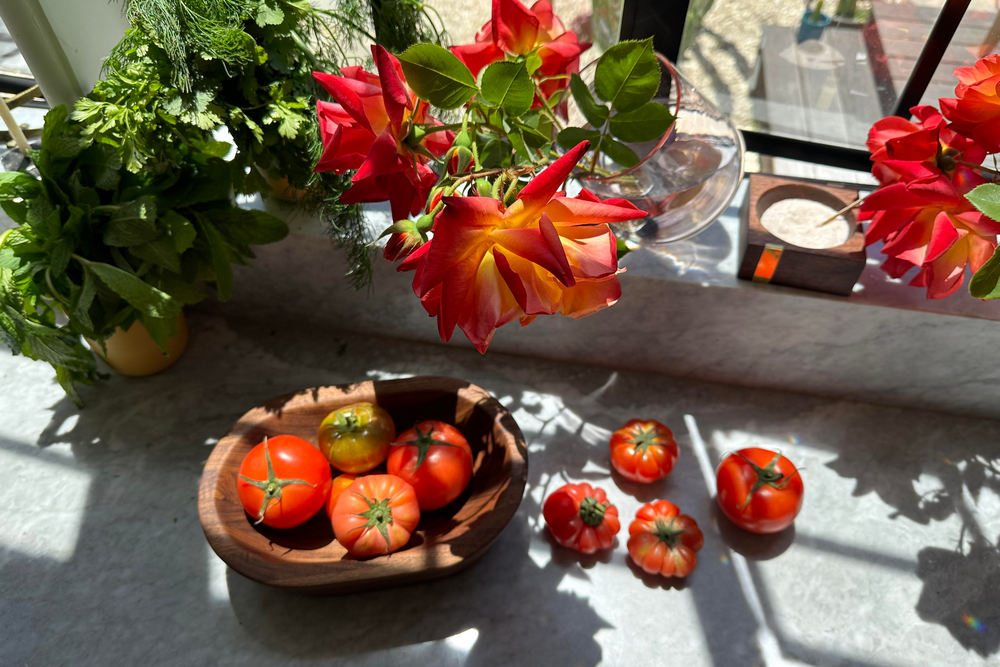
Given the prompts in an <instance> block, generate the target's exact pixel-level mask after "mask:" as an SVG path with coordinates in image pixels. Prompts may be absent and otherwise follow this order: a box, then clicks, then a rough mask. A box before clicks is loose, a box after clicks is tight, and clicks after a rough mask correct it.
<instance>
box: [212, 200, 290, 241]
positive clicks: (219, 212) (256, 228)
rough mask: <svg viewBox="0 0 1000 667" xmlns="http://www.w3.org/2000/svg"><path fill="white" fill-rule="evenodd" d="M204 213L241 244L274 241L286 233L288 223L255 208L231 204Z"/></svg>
mask: <svg viewBox="0 0 1000 667" xmlns="http://www.w3.org/2000/svg"><path fill="white" fill-rule="evenodd" d="M205 215H207V216H208V217H209V218H210V219H211V220H212V222H213V223H215V224H216V225H217V226H218V228H219V230H220V231H221V232H223V233H224V234H225V236H226V238H227V239H229V240H230V241H232V242H233V243H236V244H239V245H243V246H252V245H263V244H265V243H274V242H276V241H280V240H281V239H283V238H285V237H286V236H287V235H288V225H287V224H285V221H284V220H282V219H281V218H278V217H276V216H273V215H271V214H270V213H265V212H264V211H258V210H256V209H243V208H238V207H236V206H233V207H230V208H221V209H214V210H211V211H206V212H205Z"/></svg>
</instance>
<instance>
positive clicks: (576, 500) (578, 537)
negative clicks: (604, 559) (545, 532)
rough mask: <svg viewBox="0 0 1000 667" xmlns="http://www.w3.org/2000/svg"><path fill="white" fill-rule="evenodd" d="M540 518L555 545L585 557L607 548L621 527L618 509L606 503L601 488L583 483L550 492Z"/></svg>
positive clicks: (567, 485) (564, 486) (605, 496)
mask: <svg viewBox="0 0 1000 667" xmlns="http://www.w3.org/2000/svg"><path fill="white" fill-rule="evenodd" d="M542 516H543V517H545V523H546V525H548V527H549V532H551V533H552V537H554V538H555V540H556V542H558V543H559V544H561V545H562V546H564V547H569V548H570V549H575V550H577V551H579V552H582V553H585V554H592V553H594V552H595V551H597V550H598V549H607V548H608V547H610V546H611V544H612V543H613V542H614V540H615V535H616V534H617V533H618V530H619V529H620V528H621V523H619V521H618V508H617V507H615V506H614V505H612V504H611V503H609V502H608V495H607V494H606V493H605V492H604V489H601V488H598V487H596V486H591V485H590V484H587V483H586V482H581V483H579V484H564V485H563V486H561V487H559V488H558V489H556V490H555V491H553V492H552V493H551V494H550V495H549V497H548V498H546V499H545V505H544V506H543V507H542Z"/></svg>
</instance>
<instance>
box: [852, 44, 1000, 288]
mask: <svg viewBox="0 0 1000 667" xmlns="http://www.w3.org/2000/svg"><path fill="white" fill-rule="evenodd" d="M955 75H956V77H957V78H958V81H959V83H958V85H957V86H956V88H955V97H954V98H942V99H940V100H939V106H940V110H939V109H938V108H935V107H933V106H916V107H913V108H912V109H911V110H910V112H911V114H912V116H913V120H912V121H910V120H906V119H904V118H899V117H897V116H889V117H888V118H883V119H882V120H880V121H878V122H876V123H875V125H873V126H872V129H871V132H870V133H869V136H868V149H869V150H870V151H871V158H872V161H873V162H874V165H873V166H872V174H873V175H874V176H875V178H876V179H877V180H878V182H879V186H880V187H879V188H878V189H877V190H876V191H875V192H873V193H872V194H870V195H868V196H867V197H866V198H865V199H864V201H863V202H862V203H861V208H860V210H859V215H858V219H859V220H869V221H870V223H869V224H868V227H867V229H866V230H865V242H866V243H867V244H869V245H870V244H872V243H875V242H878V241H884V245H883V246H882V252H883V253H884V254H885V255H887V258H886V260H885V261H884V262H883V264H882V269H883V270H884V271H885V272H886V273H888V274H889V275H890V276H892V277H893V278H900V277H902V276H903V275H904V274H906V273H907V272H908V271H910V270H911V269H913V268H917V269H918V271H917V273H916V275H915V276H914V277H913V278H912V279H911V281H910V285H913V286H916V287H923V288H925V289H926V290H927V297H928V298H931V299H941V298H944V297H946V296H949V295H951V294H952V293H954V292H955V291H956V290H958V288H959V287H960V286H961V285H962V283H963V281H964V279H965V271H966V266H968V267H970V268H971V270H972V272H973V274H974V275H973V276H972V279H971V281H970V283H969V291H970V293H971V294H972V295H973V296H975V297H979V298H983V299H995V298H998V297H1000V286H998V280H1000V253H998V252H997V251H996V248H997V234H998V233H1000V222H998V221H1000V183H998V182H997V181H998V179H1000V172H998V171H996V170H995V169H991V168H987V167H986V166H984V162H985V161H986V158H987V156H990V155H992V156H993V165H994V167H995V166H996V157H997V154H998V153H1000V94H998V90H1000V55H997V54H994V55H990V56H986V57H984V58H982V59H980V60H979V61H978V62H977V63H976V64H975V65H973V66H971V67H962V68H958V69H956V70H955Z"/></svg>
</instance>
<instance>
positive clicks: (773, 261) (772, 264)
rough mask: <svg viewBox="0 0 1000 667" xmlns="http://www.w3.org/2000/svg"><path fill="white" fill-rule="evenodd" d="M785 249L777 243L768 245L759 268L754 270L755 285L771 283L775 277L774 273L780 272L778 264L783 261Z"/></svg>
mask: <svg viewBox="0 0 1000 667" xmlns="http://www.w3.org/2000/svg"><path fill="white" fill-rule="evenodd" d="M784 249H785V247H784V246H781V245H778V244H777V243H768V244H765V245H764V249H763V250H762V251H761V253H760V259H758V260H757V266H756V267H755V268H754V270H753V281H754V282H755V283H769V282H771V278H773V277H774V272H775V271H777V270H778V262H780V261H781V253H782V252H783V251H784Z"/></svg>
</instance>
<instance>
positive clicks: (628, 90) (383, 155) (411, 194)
mask: <svg viewBox="0 0 1000 667" xmlns="http://www.w3.org/2000/svg"><path fill="white" fill-rule="evenodd" d="M589 46H590V45H589V44H586V43H581V42H580V41H579V40H578V39H577V36H576V35H575V34H574V33H573V32H572V31H569V30H566V29H565V27H564V26H563V24H562V22H561V21H560V20H559V18H558V17H556V16H555V15H554V14H553V12H552V7H551V5H550V4H549V2H548V0H539V1H538V2H536V3H535V4H534V5H532V6H531V7H530V8H528V7H525V6H524V5H522V4H521V3H520V2H518V0H494V1H493V5H492V18H491V19H490V20H489V21H487V22H486V24H485V25H483V27H482V28H481V29H480V31H479V32H478V33H477V35H476V37H475V41H474V42H473V43H472V44H466V45H461V46H455V47H452V48H451V49H450V50H448V49H445V48H443V47H440V46H437V45H433V44H416V45H414V46H412V47H410V48H408V49H407V50H406V51H404V52H403V53H400V54H398V55H393V54H391V53H389V52H388V51H386V50H385V49H384V48H382V47H381V46H377V45H376V46H373V47H372V54H373V56H374V60H375V65H376V68H377V72H376V73H371V72H368V71H365V70H364V69H362V68H361V67H345V68H342V69H341V72H340V74H329V73H321V72H317V73H316V74H315V76H316V78H317V80H318V81H319V82H320V84H321V85H322V86H323V88H324V89H325V90H326V91H327V92H328V93H329V94H330V95H331V96H332V98H333V100H334V102H326V101H318V102H317V114H318V117H319V122H320V130H321V134H322V141H323V154H322V156H321V158H320V159H319V162H318V164H317V166H316V169H317V171H326V170H332V171H334V172H337V173H345V172H350V171H353V172H355V173H354V176H353V178H352V183H351V186H350V188H348V189H347V191H346V192H345V193H344V194H343V196H342V198H341V201H342V202H345V203H360V202H380V201H388V202H389V203H390V206H391V209H392V216H393V220H394V221H395V222H394V224H393V225H392V226H391V227H389V228H388V229H386V230H385V233H384V234H383V237H385V236H388V240H387V243H386V245H385V249H384V252H383V254H384V256H385V258H386V259H388V260H390V261H399V262H400V264H399V270H401V271H413V290H414V292H415V293H416V295H417V297H418V298H419V299H420V301H421V303H422V304H423V306H424V308H425V309H426V311H427V312H428V314H429V315H431V316H435V317H437V320H438V329H439V333H440V335H441V338H442V339H443V340H448V339H449V338H450V337H451V335H452V333H453V331H454V329H455V327H456V326H458V328H460V329H461V330H462V331H463V332H464V333H465V335H466V336H467V337H468V338H469V340H470V341H472V343H473V344H474V345H475V346H476V348H477V349H479V351H480V352H485V351H486V349H487V347H488V346H489V344H490V340H491V339H492V337H493V334H494V332H495V331H496V329H497V328H498V327H500V326H502V325H504V324H506V323H508V322H511V321H514V320H518V321H519V322H520V323H521V324H522V325H526V324H528V323H529V322H531V321H532V320H533V319H534V318H535V317H536V316H538V315H549V314H555V313H561V314H563V315H567V316H570V317H574V318H578V317H583V316H585V315H588V314H591V313H594V312H596V311H598V310H601V309H603V308H607V307H608V306H611V305H612V304H614V303H615V302H616V301H617V300H618V298H619V296H620V295H621V287H620V285H619V282H618V274H619V273H620V271H621V269H619V267H618V243H617V241H616V239H615V236H614V234H613V233H612V230H611V227H610V226H609V224H611V223H616V222H624V221H629V220H636V219H639V218H642V217H644V216H645V215H646V213H645V212H644V211H642V210H640V209H638V208H637V207H636V206H634V205H633V204H631V203H629V202H628V201H625V200H624V199H617V198H612V199H605V200H603V201H602V200H601V199H600V198H598V197H597V196H595V195H594V194H592V193H591V192H589V191H588V190H586V189H584V190H582V191H581V192H579V194H577V195H575V196H568V195H567V194H566V192H565V191H564V188H565V186H564V184H565V183H566V181H567V179H569V178H570V177H571V176H572V175H573V174H574V173H577V174H579V173H587V174H590V175H591V176H594V175H597V176H599V177H605V178H607V177H614V176H616V175H619V176H620V175H622V174H624V173H625V172H626V171H627V170H628V169H629V168H632V167H635V166H637V165H638V164H639V163H640V158H639V157H638V156H637V155H636V153H635V152H634V151H633V150H632V149H631V148H630V147H629V146H628V143H630V142H643V141H652V140H655V139H658V138H660V137H662V136H664V135H665V134H666V133H667V132H668V131H670V129H671V127H672V125H673V122H674V116H673V114H672V113H671V111H670V110H669V109H668V108H667V107H666V106H664V105H663V104H660V103H658V102H655V101H653V97H654V95H655V94H656V93H657V91H658V89H659V86H660V65H659V62H658V60H657V57H656V54H655V53H654V52H653V48H652V40H645V41H629V42H622V43H620V44H617V45H615V46H613V47H611V48H610V49H609V50H608V51H606V52H605V53H604V54H603V55H602V56H601V57H600V59H599V60H598V61H597V62H596V66H595V67H594V69H593V72H594V76H593V84H592V85H588V84H587V83H585V82H584V81H583V79H582V78H581V77H580V75H579V71H580V68H579V62H580V55H581V54H582V53H583V52H584V51H585V50H586V49H587V48H589ZM570 99H572V100H573V101H574V102H575V106H576V107H577V108H578V109H579V111H580V114H581V115H582V117H583V118H584V119H585V122H580V124H579V125H575V124H572V123H570V121H569V120H568V116H569V113H568V103H569V101H570ZM602 156H604V158H610V161H609V160H608V159H602Z"/></svg>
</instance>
